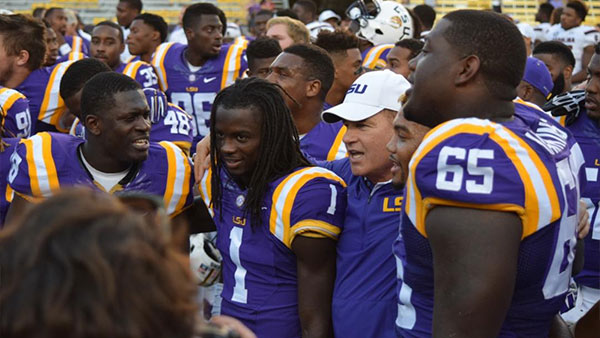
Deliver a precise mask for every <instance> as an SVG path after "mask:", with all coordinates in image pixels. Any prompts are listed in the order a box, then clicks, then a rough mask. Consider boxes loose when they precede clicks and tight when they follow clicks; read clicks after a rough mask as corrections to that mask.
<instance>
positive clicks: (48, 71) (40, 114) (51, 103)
mask: <svg viewBox="0 0 600 338" xmlns="http://www.w3.org/2000/svg"><path fill="white" fill-rule="evenodd" d="M72 64H73V61H66V62H61V63H57V64H56V65H54V66H50V67H43V68H39V69H36V70H34V71H33V72H31V74H29V76H28V77H27V78H26V79H25V81H23V82H22V83H21V84H20V85H19V86H18V87H17V88H15V90H17V91H19V92H21V93H23V95H25V97H27V99H29V112H30V113H31V117H32V119H31V121H32V123H33V125H32V129H31V134H32V135H33V134H35V133H36V132H40V131H57V130H58V131H61V132H65V133H66V132H68V130H67V129H66V128H64V127H61V126H60V118H61V116H62V114H63V113H64V111H65V109H66V106H65V103H64V101H63V99H62V97H61V96H60V80H61V79H62V76H63V75H64V74H65V72H66V71H67V69H68V68H69V67H70V66H71V65H72Z"/></svg>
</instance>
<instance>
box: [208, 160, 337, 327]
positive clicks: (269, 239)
mask: <svg viewBox="0 0 600 338" xmlns="http://www.w3.org/2000/svg"><path fill="white" fill-rule="evenodd" d="M204 176H205V177H204V178H203V180H202V182H201V184H200V191H201V195H202V198H203V199H204V201H205V203H206V205H209V206H210V200H211V186H210V185H211V176H212V175H211V172H210V171H208V172H207V174H205V175H204ZM222 177H223V180H222V185H221V187H222V189H223V190H222V191H223V196H222V199H221V201H222V208H221V209H220V210H219V209H214V210H211V213H212V214H213V218H214V220H215V223H216V225H217V248H218V249H219V251H220V252H221V255H222V256H223V292H222V294H221V296H222V298H223V299H222V303H221V313H222V314H225V315H229V316H232V317H235V318H237V319H239V320H241V321H242V322H243V323H244V324H245V325H246V326H248V327H249V328H250V329H251V330H252V331H253V332H254V333H256V335H257V336H258V337H260V338H270V337H286V338H294V337H301V336H302V333H301V327H300V319H299V315H298V283H297V279H298V276H297V266H296V256H295V255H294V252H293V251H292V242H293V240H294V238H295V237H296V236H309V237H318V238H331V239H333V240H337V239H338V236H339V234H340V232H342V228H343V223H344V214H345V212H346V189H345V187H346V184H345V183H344V181H343V180H342V179H341V178H339V177H338V176H337V175H335V174H334V173H332V172H331V171H329V170H327V169H324V168H319V167H304V168H297V169H295V170H294V171H293V172H292V173H290V174H288V175H286V176H284V177H281V178H279V179H277V180H275V181H273V182H272V183H271V184H270V185H269V188H268V190H267V193H266V195H265V199H264V205H263V207H262V212H261V220H262V224H252V221H251V220H250V219H247V218H246V215H245V212H244V209H243V207H244V200H245V196H246V193H247V191H246V190H241V189H240V188H239V187H238V186H237V185H236V184H235V183H234V181H233V180H232V179H230V178H229V177H228V176H227V174H226V172H225V171H224V170H223V176H222Z"/></svg>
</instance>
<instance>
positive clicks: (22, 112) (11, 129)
mask: <svg viewBox="0 0 600 338" xmlns="http://www.w3.org/2000/svg"><path fill="white" fill-rule="evenodd" d="M0 106H1V107H2V111H1V112H0V113H1V114H2V117H3V119H2V127H3V128H4V131H5V132H6V135H8V136H11V137H16V138H22V137H29V136H30V135H31V123H32V122H31V114H30V113H29V100H28V99H27V98H26V97H25V95H23V94H21V93H19V92H18V91H16V90H12V89H8V88H0Z"/></svg>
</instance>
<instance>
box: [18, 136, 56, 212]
mask: <svg viewBox="0 0 600 338" xmlns="http://www.w3.org/2000/svg"><path fill="white" fill-rule="evenodd" d="M51 143H52V138H51V136H50V134H48V133H38V134H36V135H34V136H32V137H31V138H28V139H23V140H21V142H20V143H19V144H18V145H17V147H16V148H15V150H14V153H13V154H12V155H11V157H10V163H11V168H10V171H9V174H8V184H9V185H10V187H11V188H12V189H13V190H14V191H15V193H17V194H18V195H19V196H21V197H23V198H25V199H27V200H29V201H35V200H36V199H38V198H43V197H49V196H51V195H52V194H53V193H55V192H56V191H58V189H59V183H58V175H57V173H56V165H55V163H54V159H53V157H52V149H51V147H52V144H51Z"/></svg>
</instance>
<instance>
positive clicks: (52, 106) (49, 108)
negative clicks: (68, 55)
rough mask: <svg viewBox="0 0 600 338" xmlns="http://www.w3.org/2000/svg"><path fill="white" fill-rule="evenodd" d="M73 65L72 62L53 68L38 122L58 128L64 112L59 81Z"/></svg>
mask: <svg viewBox="0 0 600 338" xmlns="http://www.w3.org/2000/svg"><path fill="white" fill-rule="evenodd" d="M72 64H73V61H66V62H62V63H59V64H58V65H56V66H55V67H54V69H53V70H52V73H51V74H50V79H49V81H48V84H47V87H46V91H45V92H44V99H43V101H42V104H41V106H40V112H39V116H38V120H40V121H44V122H45V123H48V124H51V125H53V126H55V127H57V128H58V121H59V120H60V117H61V116H62V113H63V112H64V110H65V103H64V102H63V99H62V97H61V96H60V80H61V79H62V76H63V74H64V73H65V72H66V71H67V69H68V68H69V67H70V66H71V65H72Z"/></svg>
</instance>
